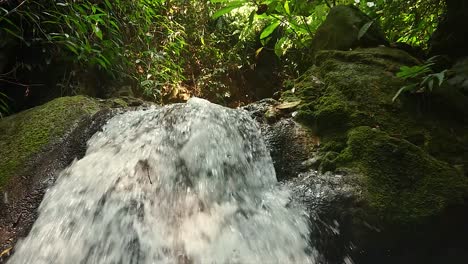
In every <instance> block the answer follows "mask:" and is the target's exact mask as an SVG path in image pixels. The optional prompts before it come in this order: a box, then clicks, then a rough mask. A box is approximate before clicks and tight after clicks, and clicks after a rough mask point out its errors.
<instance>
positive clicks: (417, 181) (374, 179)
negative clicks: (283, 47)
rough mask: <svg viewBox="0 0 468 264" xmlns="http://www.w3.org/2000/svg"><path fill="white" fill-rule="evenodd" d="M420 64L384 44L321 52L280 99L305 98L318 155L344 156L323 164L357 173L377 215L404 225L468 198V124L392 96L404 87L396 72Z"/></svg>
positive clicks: (302, 110) (301, 115) (302, 114)
mask: <svg viewBox="0 0 468 264" xmlns="http://www.w3.org/2000/svg"><path fill="white" fill-rule="evenodd" d="M418 63H419V61H418V60H417V59H415V58H413V57H412V56H410V55H409V54H408V53H406V52H405V51H402V50H398V49H393V48H387V47H377V48H366V49H356V50H352V51H338V50H326V51H325V50H324V51H320V52H318V53H317V54H316V64H315V65H314V66H313V67H311V68H310V69H309V70H308V71H307V72H306V73H305V74H304V75H302V76H301V77H300V78H298V79H297V80H296V82H295V85H294V87H293V89H291V90H290V91H287V92H285V93H283V95H282V98H281V100H282V101H298V100H300V101H301V104H300V105H299V106H298V108H297V115H296V118H297V120H298V121H300V122H301V123H303V124H305V125H307V126H308V127H309V128H310V129H311V131H312V133H313V134H315V136H318V137H319V138H320V141H321V146H320V148H319V155H320V156H322V157H323V156H326V154H327V153H338V154H339V155H338V158H335V157H334V156H330V157H327V159H326V160H325V162H324V164H323V166H322V168H321V169H322V170H325V171H328V170H334V169H337V170H340V171H342V170H343V169H345V170H350V171H352V172H356V171H357V172H358V173H359V174H360V175H362V178H363V179H365V180H364V181H363V182H362V187H363V189H365V190H367V191H366V196H365V197H363V198H364V202H365V203H367V204H368V205H369V206H370V208H371V211H372V212H375V213H376V214H375V215H374V216H378V217H380V218H385V219H388V220H395V219H398V221H401V222H403V221H406V222H412V221H418V220H421V219H423V218H425V217H428V216H431V215H435V214H437V213H440V212H441V211H442V210H443V209H444V208H446V207H447V206H449V205H450V204H452V203H457V202H459V201H460V199H462V198H463V197H465V195H467V192H466V191H467V185H466V182H465V181H464V180H463V177H462V176H460V175H462V174H463V173H466V168H468V151H467V146H468V136H467V135H468V125H467V124H466V123H464V122H460V119H455V118H447V117H450V116H454V115H453V114H452V113H451V112H448V111H449V109H448V108H443V107H439V108H437V107H436V106H435V105H432V108H430V109H422V108H421V107H420V105H421V104H420V101H418V100H419V99H418V98H415V97H414V96H413V97H411V96H406V95H404V96H401V98H400V99H399V100H397V101H395V102H393V101H392V98H393V97H394V95H395V93H396V92H397V91H398V90H399V89H400V88H401V87H402V86H403V85H405V82H404V80H402V79H400V78H397V77H396V72H398V70H399V68H400V67H401V66H404V65H408V66H410V65H416V64H418ZM423 99H427V98H423ZM361 127H366V129H363V128H361ZM361 141H362V142H361ZM387 152H388V153H387ZM455 167H456V168H458V171H457V170H456V169H455ZM460 171H461V173H460ZM463 171H465V172H463ZM457 173H458V174H457ZM374 216H372V217H371V216H370V213H369V215H368V216H366V217H367V219H369V218H372V219H375V218H374Z"/></svg>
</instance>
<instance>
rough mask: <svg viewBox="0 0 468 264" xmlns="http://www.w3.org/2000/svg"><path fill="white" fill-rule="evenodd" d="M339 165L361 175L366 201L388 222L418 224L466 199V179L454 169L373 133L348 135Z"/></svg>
mask: <svg viewBox="0 0 468 264" xmlns="http://www.w3.org/2000/svg"><path fill="white" fill-rule="evenodd" d="M357 157H359V158H357ZM339 160H340V162H341V163H342V164H347V166H349V165H351V166H352V167H354V168H357V169H359V170H360V171H361V172H362V174H363V175H364V177H363V186H364V188H363V189H364V190H365V194H364V196H365V198H366V199H365V200H366V201H367V202H368V203H369V205H370V207H371V208H372V209H375V210H376V211H377V215H379V216H380V217H382V218H383V219H385V220H387V221H392V222H394V221H399V222H413V221H419V220H422V219H425V218H426V217H430V216H434V215H437V214H439V213H441V212H443V210H445V209H446V208H447V207H448V206H450V205H454V204H460V203H463V199H464V197H465V196H466V195H468V179H467V178H466V177H464V176H463V175H461V174H460V173H459V172H458V171H457V170H456V169H455V168H453V167H452V166H450V165H449V164H447V163H445V162H442V161H439V160H437V159H435V158H434V157H432V156H430V155H428V154H427V153H426V152H425V151H424V150H422V149H421V148H419V147H417V146H415V145H413V144H411V143H410V142H408V141H406V140H403V139H399V138H395V137H391V136H389V135H388V134H387V133H385V132H383V131H380V130H378V129H375V128H374V129H373V128H371V127H366V126H364V127H357V128H354V129H352V130H351V131H350V132H349V137H348V142H347V148H346V149H345V150H344V151H343V152H342V154H341V155H340V157H339Z"/></svg>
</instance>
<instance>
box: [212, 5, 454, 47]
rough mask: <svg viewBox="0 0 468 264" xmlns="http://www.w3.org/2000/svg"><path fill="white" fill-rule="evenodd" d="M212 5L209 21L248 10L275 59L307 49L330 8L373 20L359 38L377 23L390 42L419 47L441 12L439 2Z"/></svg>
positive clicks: (250, 24)
mask: <svg viewBox="0 0 468 264" xmlns="http://www.w3.org/2000/svg"><path fill="white" fill-rule="evenodd" d="M212 2H215V3H223V6H224V7H223V8H222V9H220V10H219V11H218V12H216V13H215V15H214V16H213V18H217V17H219V16H221V15H225V14H228V13H229V12H232V11H233V10H236V9H238V8H239V7H241V6H242V7H244V8H245V9H247V10H249V11H250V12H251V13H250V16H249V17H250V23H249V25H248V26H249V28H252V24H253V23H254V22H259V21H262V22H263V24H264V25H265V26H264V27H263V30H262V32H261V34H260V39H261V40H262V43H263V44H266V43H267V42H268V41H269V40H271V39H274V41H276V45H275V52H276V54H277V55H278V56H281V55H284V54H285V53H286V52H287V51H288V49H291V48H294V47H299V48H300V47H304V46H307V44H308V43H309V42H310V40H311V39H312V38H313V37H314V34H315V31H316V29H317V27H318V26H319V25H320V24H321V22H323V21H324V20H325V18H326V16H327V14H328V11H329V10H330V8H331V7H333V6H335V5H339V4H353V5H356V6H358V7H359V8H360V9H361V10H362V11H364V12H365V13H367V14H368V15H369V16H371V17H372V18H373V22H371V23H369V24H366V25H364V26H363V27H362V28H361V30H360V34H359V35H360V37H362V36H363V35H364V34H365V33H366V31H367V30H368V29H369V27H370V26H371V25H372V24H373V23H374V22H375V21H376V20H380V22H381V23H382V26H383V29H384V31H385V32H386V34H387V36H388V38H389V39H390V40H391V41H394V42H406V43H408V44H410V45H414V46H423V47H424V46H425V45H427V42H428V40H429V37H430V36H431V34H432V33H433V31H434V30H435V28H436V26H437V22H438V18H439V17H440V16H441V15H442V14H443V12H444V11H445V3H444V1H443V0H429V1H428V0H418V1H405V0H396V1H387V0H374V1H367V0H360V1H355V0H341V1H326V0H322V1H307V0H297V1H291V0H263V1H255V0H215V1H212ZM242 4H243V5H242ZM246 7H249V8H246ZM278 27H280V28H281V29H282V30H283V32H282V34H281V35H282V37H281V38H270V36H271V35H272V33H273V32H274V30H275V29H277V28H278Z"/></svg>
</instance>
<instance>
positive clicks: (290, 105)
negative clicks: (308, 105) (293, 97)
mask: <svg viewBox="0 0 468 264" xmlns="http://www.w3.org/2000/svg"><path fill="white" fill-rule="evenodd" d="M300 103H301V101H300V100H299V101H293V102H284V103H282V104H280V105H278V106H277V107H276V108H277V109H280V110H285V109H291V108H294V107H296V106H298V105H299V104H300Z"/></svg>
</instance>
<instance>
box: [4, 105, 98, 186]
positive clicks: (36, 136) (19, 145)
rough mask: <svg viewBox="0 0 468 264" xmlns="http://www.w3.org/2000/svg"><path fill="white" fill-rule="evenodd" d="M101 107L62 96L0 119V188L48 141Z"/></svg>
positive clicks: (56, 137)
mask: <svg viewBox="0 0 468 264" xmlns="http://www.w3.org/2000/svg"><path fill="white" fill-rule="evenodd" d="M99 109H100V105H99V104H98V103H97V102H96V101H95V100H92V99H90V98H88V97H84V96H75V97H62V98H58V99H55V100H53V101H51V102H49V103H47V104H44V105H42V106H39V107H36V108H33V109H29V110H27V111H24V112H21V113H18V114H16V115H13V116H10V117H7V118H4V119H1V120H0V156H1V157H2V158H1V159H0V188H1V187H2V186H3V185H4V184H5V183H6V182H7V181H8V179H9V177H12V176H13V175H14V174H15V173H17V172H18V171H19V169H21V167H22V166H24V165H25V162H26V160H27V159H28V158H29V157H31V156H32V155H34V154H35V153H38V152H39V151H41V149H43V147H44V146H46V145H47V144H48V143H49V142H53V141H54V140H57V139H58V138H60V137H61V136H63V135H64V134H65V132H67V130H68V129H70V127H71V126H72V125H73V124H74V123H76V122H77V121H78V120H79V119H80V118H82V117H83V116H85V115H91V114H94V113H96V112H97V111H98V110H99Z"/></svg>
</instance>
